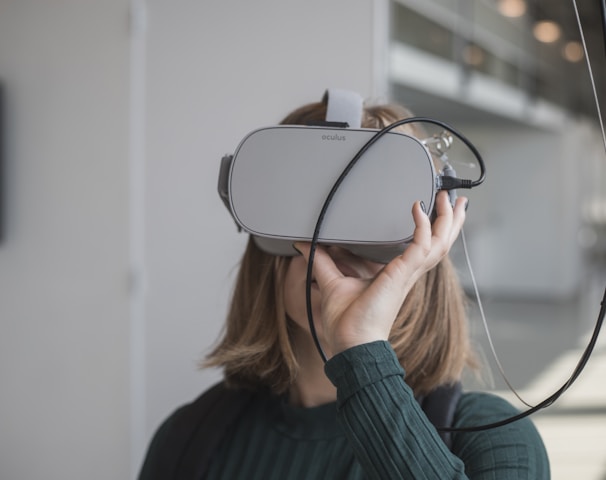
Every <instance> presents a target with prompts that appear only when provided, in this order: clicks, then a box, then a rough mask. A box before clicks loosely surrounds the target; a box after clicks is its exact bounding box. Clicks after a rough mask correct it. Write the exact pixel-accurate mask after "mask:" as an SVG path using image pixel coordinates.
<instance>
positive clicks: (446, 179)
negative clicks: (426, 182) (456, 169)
mask: <svg viewBox="0 0 606 480" xmlns="http://www.w3.org/2000/svg"><path fill="white" fill-rule="evenodd" d="M474 186H475V185H474V184H473V181H472V180H467V179H465V178H457V177H450V176H442V177H439V179H438V189H439V190H456V189H457V188H473V187H474Z"/></svg>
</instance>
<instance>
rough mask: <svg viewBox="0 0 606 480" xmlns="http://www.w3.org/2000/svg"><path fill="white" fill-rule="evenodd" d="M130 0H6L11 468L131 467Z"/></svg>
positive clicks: (1, 349)
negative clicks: (128, 0) (129, 267)
mask: <svg viewBox="0 0 606 480" xmlns="http://www.w3.org/2000/svg"><path fill="white" fill-rule="evenodd" d="M127 7H128V2H127V1H126V0H104V1H102V2H99V1H93V0H88V1H82V0H63V1H61V2H46V1H34V0H27V1H22V0H14V1H10V0H3V1H2V2H0V79H1V80H2V81H3V82H4V83H5V87H6V94H7V98H6V100H7V111H6V112H5V117H6V122H5V123H6V132H5V133H6V136H5V140H6V142H7V148H6V150H7V151H6V154H7V155H6V172H5V184H6V185H5V186H6V188H7V193H6V198H5V199H6V201H7V205H6V211H5V214H6V220H7V222H6V225H5V233H6V236H5V238H4V240H3V242H2V243H0V478H3V479H10V480H21V479H23V480H32V479H40V478H48V479H56V480H59V479H81V478H89V479H108V478H112V479H118V478H127V477H128V475H129V461H130V459H129V367H128V362H129V356H128V351H129V323H128V322H129V317H128V302H129V299H128V231H129V218H128V183H129V178H128V142H129V139H128V104H129V92H128V88H129V87H128V85H129V83H128V65H129V58H128V41H129V40H128V30H127V26H128V22H127V19H128V15H127V14H128V8H127Z"/></svg>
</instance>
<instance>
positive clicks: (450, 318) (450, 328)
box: [203, 103, 476, 395]
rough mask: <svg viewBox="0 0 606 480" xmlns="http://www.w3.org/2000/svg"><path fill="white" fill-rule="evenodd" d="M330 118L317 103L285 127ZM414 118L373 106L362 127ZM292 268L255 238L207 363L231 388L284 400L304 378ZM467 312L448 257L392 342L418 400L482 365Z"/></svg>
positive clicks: (420, 285) (417, 290) (417, 293)
mask: <svg viewBox="0 0 606 480" xmlns="http://www.w3.org/2000/svg"><path fill="white" fill-rule="evenodd" d="M325 116H326V105H325V104H324V103H313V104H309V105H306V106H303V107H301V108H299V109H297V110H295V111H294V112H292V113H290V114H289V115H288V116H287V117H286V118H285V119H284V120H283V121H282V122H281V123H282V124H299V125H306V124H310V123H313V122H318V121H322V120H324V118H325ZM411 116H412V114H411V112H410V111H408V110H407V109H405V108H404V107H401V106H398V105H376V106H369V107H365V109H364V114H363V117H362V127H364V128H377V129H380V128H383V127H385V126H387V125H389V124H391V123H393V122H395V121H397V120H400V119H403V118H409V117H411ZM399 129H400V130H401V131H404V132H405V133H408V134H411V135H413V136H416V137H419V136H422V135H424V134H423V131H422V129H421V128H420V127H418V126H416V125H414V124H407V125H404V126H402V127H399ZM289 262H290V258H289V257H279V256H274V255H270V254H268V253H265V252H263V251H262V250H260V249H259V248H258V247H257V246H256V244H255V242H254V240H253V239H252V237H251V238H249V241H248V245H247V247H246V251H245V252H244V256H243V257H242V262H241V265H240V270H239V273H238V277H237V279H236V284H235V288H234V292H233V297H232V301H231V306H230V309H229V313H228V315H227V322H226V326H225V329H224V332H223V336H222V338H221V340H220V341H219V343H218V345H217V346H216V347H215V348H214V349H213V351H211V352H210V354H209V355H208V357H207V359H206V361H205V362H204V364H203V365H204V366H215V367H216V366H220V367H223V369H224V373H225V379H226V382H227V383H228V384H229V385H233V386H239V387H245V388H259V387H266V388H269V389H270V390H271V391H272V392H274V393H276V394H281V393H285V392H286V391H288V389H289V387H290V386H291V385H292V383H293V382H294V380H295V378H296V376H297V374H298V370H299V365H298V363H297V359H296V356H295V353H294V351H293V346H292V343H291V329H292V328H293V324H292V321H291V320H290V319H288V317H287V315H286V312H285V307H284V277H285V274H286V270H287V268H288V265H289ZM465 307H466V306H465V295H464V293H463V290H462V288H461V286H460V284H459V280H458V278H457V275H456V272H455V270H454V267H453V265H452V263H451V261H450V259H449V258H448V257H445V258H444V259H443V260H442V261H441V262H440V263H439V264H438V265H437V266H436V267H434V268H433V269H432V270H430V271H429V272H427V273H425V274H424V275H423V276H422V277H421V278H420V279H419V280H418V281H417V282H416V284H415V285H414V286H413V288H412V289H411V291H410V292H409V294H408V295H407V297H406V300H405V301H404V304H403V305H402V307H401V309H400V312H399V314H398V317H397V319H396V321H395V322H394V325H393V327H392V330H391V334H390V338H389V341H390V342H391V344H392V346H393V348H394V350H395V352H396V354H397V356H398V359H399V360H400V363H401V364H402V366H403V367H404V369H405V371H406V383H408V384H409V385H410V387H411V388H412V389H413V391H414V392H415V394H416V395H424V394H426V393H428V392H430V391H431V390H433V389H434V388H436V387H437V386H439V385H442V384H445V383H452V382H455V381H457V380H459V379H460V378H461V375H462V373H463V370H464V368H465V367H472V368H473V367H475V366H476V362H475V356H474V354H473V352H472V348H471V345H470V340H469V335H468V327H467V312H466V308H465Z"/></svg>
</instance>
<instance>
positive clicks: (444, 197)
mask: <svg viewBox="0 0 606 480" xmlns="http://www.w3.org/2000/svg"><path fill="white" fill-rule="evenodd" d="M325 115H326V105H325V103H324V102H321V103H315V104H311V105H307V106H304V107H302V108H300V109H298V110H296V111H294V112H293V113H291V114H290V115H289V116H288V117H286V118H285V119H284V121H283V122H282V123H284V124H304V125H305V124H310V123H312V122H317V121H322V120H323V119H324V118H325ZM409 116H410V112H408V111H407V110H405V109H402V108H401V107H397V106H388V105H384V106H374V107H365V109H364V112H363V117H362V126H363V127H365V128H382V127H384V126H386V125H389V124H391V123H393V122H394V121H396V120H399V119H401V118H407V117H409ZM402 129H403V130H404V131H406V132H407V133H409V134H412V135H421V132H420V131H418V130H416V129H414V128H412V127H410V126H406V127H404V128H402ZM466 207H467V199H465V198H464V197H460V198H458V199H457V201H456V203H455V205H454V206H453V205H451V204H450V202H449V199H448V194H447V192H440V193H439V194H438V195H437V198H436V208H435V218H434V220H433V221H430V219H429V217H428V215H427V214H426V212H425V211H424V210H425V206H424V205H423V204H422V202H416V203H415V204H414V205H413V206H412V216H413V219H414V222H415V225H416V229H415V232H414V238H413V241H412V243H411V244H410V245H409V246H408V247H407V248H406V250H405V251H404V253H403V254H402V255H400V256H398V257H396V258H394V259H393V260H392V261H391V262H389V263H388V264H387V265H383V264H378V263H373V262H371V261H368V260H365V259H363V258H361V257H357V256H355V255H353V254H351V253H349V252H348V251H347V250H345V249H343V248H340V247H318V250H317V251H316V255H315V260H314V268H313V274H314V277H313V285H312V287H313V288H312V294H311V300H312V306H313V318H314V325H315V330H316V332H317V335H318V339H319V342H320V344H321V345H322V347H323V350H324V352H325V353H326V357H327V358H328V361H327V362H326V363H324V362H323V360H322V358H321V356H320V355H319V354H318V351H317V349H316V346H315V343H314V341H313V339H312V336H311V333H310V330H309V326H308V320H307V313H306V300H305V281H306V270H307V260H308V258H309V251H310V246H309V245H308V244H305V243H297V244H295V248H296V249H297V250H298V251H299V252H300V253H301V255H299V256H295V257H279V256H272V255H270V254H268V253H265V252H263V251H261V250H260V249H259V248H258V247H257V245H256V243H255V242H254V240H253V239H252V238H251V239H250V240H249V243H248V246H247V248H246V251H245V253H244V256H243V259H242V263H241V267H240V272H239V275H238V278H237V281H236V286H235V290H234V294H233V299H232V303H231V308H230V311H229V314H228V318H227V323H226V329H225V331H224V334H223V338H222V339H221V341H220V342H219V344H218V345H217V346H216V348H215V349H214V351H212V352H211V354H210V355H209V356H208V358H207V361H206V363H205V365H207V366H219V367H222V368H223V370H224V373H225V382H223V383H222V384H221V385H219V386H218V387H215V388H213V389H211V391H210V392H209V393H207V394H206V395H203V396H202V397H200V398H199V399H198V400H196V401H195V402H193V403H192V404H190V405H187V406H185V407H182V408H181V409H179V410H178V411H177V412H176V413H175V414H173V415H172V416H171V417H170V418H169V419H168V420H166V422H165V423H164V424H163V425H162V427H161V428H160V429H159V431H158V432H157V433H156V436H155V438H154V440H153V442H152V445H151V446H150V449H149V452H148V455H147V458H146V461H145V464H144V466H143V469H142V472H141V476H140V478H141V479H148V478H208V479H231V480H234V479H247V480H250V479H263V480H268V479H318V478H327V479H363V478H364V479H365V478H372V479H409V478H410V479H439V480H442V479H451V478H452V479H454V478H457V479H459V478H460V479H463V478H471V479H489V478H490V479H495V478H496V479H509V478H511V479H513V478H516V479H517V478H529V479H547V478H549V463H548V460H547V455H546V452H545V449H544V446H543V443H542V441H541V438H540V436H539V434H538V433H537V431H536V429H535V428H534V426H533V425H532V423H531V422H530V421H529V420H527V419H526V420H520V421H517V422H514V423H512V424H510V425H507V426H505V427H500V428H497V429H491V430H486V431H480V432H456V431H455V432H453V433H452V435H451V437H450V438H448V437H447V436H446V435H444V434H443V435H442V436H440V434H439V433H438V431H437V430H436V427H440V426H443V425H441V424H440V423H444V422H448V423H449V424H450V425H451V426H452V427H455V428H457V427H466V426H474V425H483V424H487V423H491V422H494V421H497V420H502V419H504V418H507V417H509V416H511V415H513V414H515V413H516V412H515V411H514V409H513V407H511V406H510V405H509V404H508V403H507V402H505V401H504V400H502V399H500V398H498V397H495V396H492V395H489V394H484V393H463V394H462V395H460V397H459V396H458V395H457V394H456V391H457V390H456V388H452V386H453V385H455V386H456V385H458V384H459V382H460V379H461V376H462V374H463V371H464V369H465V368H472V369H473V368H475V361H474V356H473V353H472V351H471V348H470V343H469V339H468V333H467V323H466V315H465V305H464V294H463V292H462V289H461V287H460V285H459V283H458V280H457V278H456V275H455V272H454V269H453V267H452V265H451V263H450V260H449V258H448V251H449V250H450V248H451V246H452V244H453V243H454V241H455V240H456V238H457V236H458V234H459V232H460V229H461V228H462V226H463V222H464V219H465V210H466ZM444 389H445V390H444ZM440 391H446V392H452V391H454V392H455V394H454V395H453V394H452V393H451V394H449V395H450V397H448V398H450V400H448V402H446V403H444V401H441V403H440V402H438V403H437V405H439V408H438V410H443V411H444V412H441V411H438V417H437V418H439V420H435V418H433V419H432V418H430V417H432V416H434V415H433V414H431V415H430V414H429V413H428V411H429V409H427V408H425V404H426V403H427V402H426V400H427V399H435V398H438V397H437V396H436V392H440ZM447 410H450V411H451V413H452V415H450V416H449V415H448V412H447ZM442 413H445V415H441V414H442ZM440 415H441V416H440ZM432 421H433V423H432ZM445 426H449V425H445Z"/></svg>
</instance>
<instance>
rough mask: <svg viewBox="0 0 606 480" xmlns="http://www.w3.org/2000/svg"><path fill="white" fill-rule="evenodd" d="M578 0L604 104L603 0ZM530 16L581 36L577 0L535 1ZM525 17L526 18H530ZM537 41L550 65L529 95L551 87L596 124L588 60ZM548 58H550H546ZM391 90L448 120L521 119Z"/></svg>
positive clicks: (401, 88)
mask: <svg viewBox="0 0 606 480" xmlns="http://www.w3.org/2000/svg"><path fill="white" fill-rule="evenodd" d="M470 1H472V0H470ZM475 1H482V0H475ZM484 1H485V2H488V1H490V2H493V3H494V4H495V5H496V1H497V0H484ZM577 3H578V4H579V5H578V9H579V12H578V13H579V17H580V21H581V25H582V27H583V36H584V39H585V42H586V46H587V50H588V53H589V60H590V62H591V68H592V71H593V76H594V80H595V86H596V90H597V92H598V96H599V97H600V104H601V105H604V101H606V54H605V48H604V39H605V35H604V33H603V21H602V15H601V8H602V7H601V4H600V0H577ZM527 15H530V16H532V18H536V19H540V20H553V21H556V22H557V23H559V24H560V26H561V28H562V31H563V38H565V39H566V40H578V41H580V40H581V34H580V31H579V27H578V24H577V17H576V13H575V7H574V4H573V0H534V1H533V2H531V4H530V5H529V9H528V13H527ZM526 21H527V22H528V18H526ZM537 45H538V47H537V55H541V56H543V57H542V58H541V63H543V64H547V68H545V69H544V70H543V71H542V72H540V80H539V81H538V82H537V85H536V86H535V88H536V91H533V92H530V94H531V96H533V95H536V96H538V97H541V98H544V97H543V95H542V90H541V89H544V90H545V92H547V91H549V97H548V98H549V100H550V101H552V102H556V103H557V104H558V106H559V107H561V108H562V109H564V110H565V111H568V112H570V113H571V114H573V115H578V116H582V117H585V118H588V119H590V120H591V121H595V122H597V121H598V116H597V110H596V104H595V99H594V93H593V89H592V85H591V82H590V77H589V73H588V72H589V70H588V67H587V62H586V61H585V60H583V61H580V62H578V63H570V62H567V61H565V60H563V59H562V58H561V57H560V56H559V54H557V52H559V47H558V46H557V45H540V44H538V42H537ZM554 52H556V53H554ZM545 58H547V59H548V61H547V62H546V61H545ZM538 63H539V62H537V64H538ZM392 94H393V96H394V97H395V98H396V99H397V100H399V101H402V102H404V103H406V104H407V105H409V106H410V108H411V109H412V110H413V111H415V112H423V113H424V114H426V115H432V116H439V117H440V118H444V119H445V120H448V121H453V122H454V121H456V122H465V123H469V122H482V123H490V124H506V123H519V121H517V120H512V119H510V118H506V117H505V116H501V115H498V114H495V113H490V112H486V111H483V110H481V109H478V108H474V107H471V106H469V105H466V104H465V103H463V102H462V101H458V100H457V99H453V98H440V97H439V96H436V95H435V94H428V93H424V92H422V91H420V90H419V89H414V88H410V87H409V86H406V85H395V86H393V87H392ZM604 108H606V105H604Z"/></svg>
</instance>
